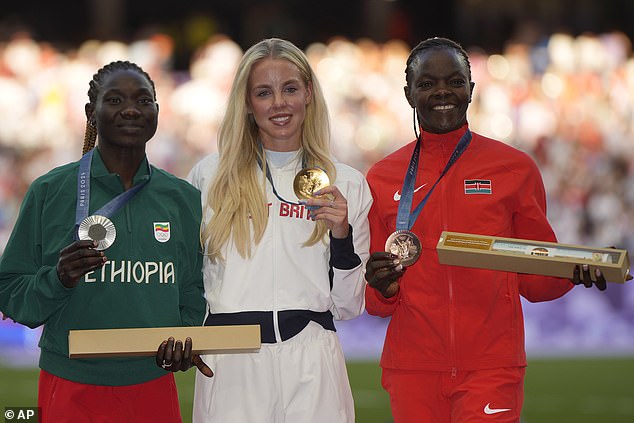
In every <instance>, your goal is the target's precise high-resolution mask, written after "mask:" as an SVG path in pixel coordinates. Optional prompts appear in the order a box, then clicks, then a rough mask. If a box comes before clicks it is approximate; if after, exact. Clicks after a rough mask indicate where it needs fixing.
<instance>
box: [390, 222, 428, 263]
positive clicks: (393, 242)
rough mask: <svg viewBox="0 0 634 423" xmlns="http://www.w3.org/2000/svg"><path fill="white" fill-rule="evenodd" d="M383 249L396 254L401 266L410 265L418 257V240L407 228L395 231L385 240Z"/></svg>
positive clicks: (419, 247)
mask: <svg viewBox="0 0 634 423" xmlns="http://www.w3.org/2000/svg"><path fill="white" fill-rule="evenodd" d="M385 251H387V252H388V253H392V254H394V255H395V256H398V258H399V259H400V260H401V264H402V265H403V266H405V267H407V266H411V265H412V264H414V263H416V260H418V257H420V254H421V244H420V240H419V239H418V237H417V236H416V234H414V232H411V231H407V230H400V231H396V232H393V233H392V235H390V236H389V238H388V239H387V241H386V242H385Z"/></svg>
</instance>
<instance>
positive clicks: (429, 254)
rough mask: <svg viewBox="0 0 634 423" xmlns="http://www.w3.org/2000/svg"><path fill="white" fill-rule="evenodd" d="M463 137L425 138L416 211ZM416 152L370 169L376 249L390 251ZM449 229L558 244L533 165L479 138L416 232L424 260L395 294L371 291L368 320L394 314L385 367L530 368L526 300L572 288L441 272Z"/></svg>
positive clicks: (555, 281)
mask: <svg viewBox="0 0 634 423" xmlns="http://www.w3.org/2000/svg"><path fill="white" fill-rule="evenodd" d="M466 130H467V125H465V126H464V127H462V128H460V129H458V130H456V131H453V132H450V133H447V134H431V133H426V132H423V133H422V144H421V153H420V158H419V166H418V173H417V176H416V183H415V185H414V187H415V189H417V191H416V192H415V194H414V200H413V206H412V208H414V207H415V206H416V205H418V203H419V202H420V201H421V199H422V198H424V196H425V195H426V194H427V192H428V191H429V189H430V188H431V187H432V185H433V184H434V183H435V182H436V180H437V179H438V176H439V175H440V173H441V172H442V170H443V169H444V167H445V165H446V164H447V161H448V160H449V157H450V155H451V153H452V152H453V150H454V148H455V146H456V144H457V143H458V140H459V139H460V137H461V136H462V135H463V134H464V133H465V131H466ZM414 146H415V142H412V143H410V144H408V145H406V146H404V147H402V148H401V149H399V150H397V151H395V152H394V153H392V154H390V155H389V156H387V157H386V158H384V159H383V160H381V161H379V162H378V163H376V164H375V165H374V166H373V167H372V168H371V169H370V170H369V172H368V175H367V179H368V183H369V185H370V188H371V191H372V196H373V197H374V203H373V205H372V208H371V210H370V214H369V220H370V230H371V251H384V250H385V241H386V239H387V237H388V236H389V235H390V234H391V233H392V232H394V231H395V225H396V214H397V209H398V199H399V198H400V194H401V188H402V185H403V180H404V178H405V173H406V170H407V167H408V165H409V161H410V159H411V156H412V152H413V150H414ZM468 181H469V182H468ZM473 183H479V187H480V188H481V189H480V191H478V192H477V193H467V192H466V190H465V187H466V186H467V185H468V184H473ZM470 186H472V185H470ZM443 230H447V231H454V232H466V233H474V234H481V235H494V236H501V237H511V238H523V239H533V240H542V241H556V238H555V234H554V232H553V230H552V228H551V226H550V224H549V223H548V221H547V219H546V195H545V192H544V186H543V182H542V179H541V176H540V173H539V170H538V169H537V166H536V165H535V163H534V162H533V160H532V159H531V158H530V157H529V156H528V155H526V154H525V153H523V152H521V151H519V150H516V149H514V148H512V147H510V146H508V145H506V144H504V143H501V142H499V141H495V140H492V139H489V138H486V137H483V136H481V135H478V134H475V133H473V138H472V140H471V143H470V144H469V146H468V148H467V149H466V150H465V151H464V153H463V154H462V156H461V157H460V158H459V159H458V161H457V162H456V163H455V164H454V165H453V167H452V168H451V169H450V170H449V172H448V173H447V174H446V175H445V176H444V177H443V178H442V180H441V181H440V183H439V184H438V185H437V186H436V188H435V189H434V192H433V193H432V194H431V196H430V198H429V199H428V201H427V204H426V205H425V207H424V208H423V210H422V212H421V213H420V215H419V216H418V219H417V220H416V223H415V224H414V227H413V228H412V231H413V232H415V233H416V234H417V235H418V237H419V238H420V240H421V244H422V255H421V257H420V258H419V260H418V261H417V262H416V264H414V265H413V266H410V267H409V268H408V269H407V271H406V272H405V274H404V275H403V277H402V278H401V279H400V291H399V293H398V295H396V296H395V297H393V298H390V299H385V298H384V297H383V296H382V295H381V294H380V293H379V292H378V291H376V290H375V289H373V288H370V287H369V286H368V287H367V288H366V308H367V311H368V313H370V314H373V315H377V316H382V317H387V316H391V321H390V323H389V327H388V330H387V335H386V339H385V344H384V348H383V354H382V357H381V366H382V367H384V368H391V369H417V370H431V371H456V370H461V371H462V370H478V369H486V368H495V367H510V366H525V365H526V353H525V349H524V321H523V315H522V307H521V303H520V295H522V296H523V297H525V298H526V299H528V300H529V301H532V302H536V301H547V300H551V299H555V298H558V297H560V296H562V295H563V294H565V293H566V292H567V291H568V290H570V289H571V288H572V287H573V285H572V283H571V282H570V281H569V280H567V279H560V278H551V277H544V276H535V275H526V274H517V273H510V272H501V271H492V270H483V269H474V268H467V267H458V266H448V265H441V264H439V263H438V255H437V253H436V244H437V243H438V239H439V237H440V234H441V232H442V231H443ZM571 276H572V275H571Z"/></svg>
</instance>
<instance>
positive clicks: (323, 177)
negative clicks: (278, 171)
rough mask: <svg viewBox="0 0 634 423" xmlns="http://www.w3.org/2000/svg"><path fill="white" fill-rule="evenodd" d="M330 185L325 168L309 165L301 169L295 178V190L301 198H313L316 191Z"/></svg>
mask: <svg viewBox="0 0 634 423" xmlns="http://www.w3.org/2000/svg"><path fill="white" fill-rule="evenodd" d="M329 185H330V179H329V178H328V175H327V174H326V172H325V171H324V170H323V169H320V168H318V167H309V168H306V169H302V170H300V171H299V173H298V174H297V175H295V179H294V180H293V190H294V191H295V195H296V196H297V198H299V199H300V200H308V199H309V198H313V197H314V196H315V195H314V194H313V193H314V192H315V191H319V190H320V189H322V188H325V187H327V186H329Z"/></svg>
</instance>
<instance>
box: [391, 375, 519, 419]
mask: <svg viewBox="0 0 634 423" xmlns="http://www.w3.org/2000/svg"><path fill="white" fill-rule="evenodd" d="M524 373H525V368H524V367H511V368H499V369H488V370H478V371H473V372H456V374H452V373H449V372H425V371H406V370H392V369H385V370H383V378H382V382H383V387H384V388H385V390H386V391H387V392H389V394H390V406H391V408H392V416H393V418H394V423H413V422H434V423H451V422H453V423H456V422H460V423H476V422H487V423H489V422H498V423H517V422H519V421H520V414H521V410H522V403H523V398H524Z"/></svg>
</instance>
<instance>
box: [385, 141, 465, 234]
mask: <svg viewBox="0 0 634 423" xmlns="http://www.w3.org/2000/svg"><path fill="white" fill-rule="evenodd" d="M470 142H471V131H469V129H467V132H465V133H464V135H463V136H462V138H460V141H458V144H457V145H456V148H454V150H453V153H451V157H450V158H449V161H448V162H447V164H446V165H445V168H444V169H443V171H442V173H441V174H440V176H439V177H438V179H437V180H436V182H435V183H434V185H432V187H431V189H430V190H429V192H427V195H425V198H423V199H422V200H421V202H420V203H418V205H417V206H416V208H415V209H414V211H412V212H411V213H410V210H411V209H412V201H413V199H414V184H415V183H416V172H417V171H418V156H419V153H420V144H421V136H420V135H419V136H418V139H417V140H416V147H414V153H413V154H412V158H411V160H410V162H409V167H408V168H407V174H406V175H405V180H404V181H403V188H402V189H401V199H400V201H399V202H398V211H397V215H396V230H403V229H407V230H410V229H412V227H413V226H414V222H416V219H417V218H418V215H419V214H420V212H421V210H423V207H425V204H426V203H427V200H428V199H429V196H430V195H431V193H432V192H433V191H434V188H436V185H438V182H440V180H441V179H442V178H443V176H445V174H446V173H447V172H448V171H449V169H450V168H451V166H453V164H454V163H455V162H456V161H457V160H458V158H459V157H460V156H461V155H462V153H464V151H465V150H466V149H467V146H468V145H469V143H470Z"/></svg>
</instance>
